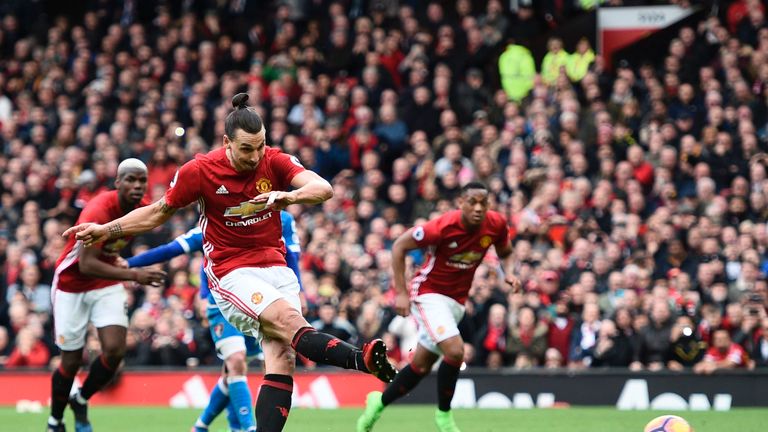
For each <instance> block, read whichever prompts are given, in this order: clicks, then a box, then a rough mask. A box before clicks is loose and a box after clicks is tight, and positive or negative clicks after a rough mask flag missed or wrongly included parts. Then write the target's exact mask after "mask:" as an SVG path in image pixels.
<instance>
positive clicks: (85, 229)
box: [62, 222, 109, 247]
mask: <svg viewBox="0 0 768 432" xmlns="http://www.w3.org/2000/svg"><path fill="white" fill-rule="evenodd" d="M72 234H74V235H75V238H76V239H77V240H82V242H83V244H85V246H86V247H88V246H91V245H93V244H96V243H98V242H100V241H104V240H106V239H107V237H108V236H109V232H108V230H107V227H106V226H104V225H99V224H95V223H91V222H86V223H84V224H80V225H75V226H73V227H72V228H70V229H68V230H66V231H64V234H62V236H63V237H69V236H70V235H72Z"/></svg>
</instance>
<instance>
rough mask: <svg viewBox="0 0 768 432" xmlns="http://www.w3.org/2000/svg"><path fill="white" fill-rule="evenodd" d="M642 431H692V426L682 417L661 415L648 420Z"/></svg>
mask: <svg viewBox="0 0 768 432" xmlns="http://www.w3.org/2000/svg"><path fill="white" fill-rule="evenodd" d="M644 432H693V428H692V427H691V425H689V424H688V422H687V421H685V419H684V418H682V417H678V416H673V415H663V416H661V417H656V418H655V419H653V420H651V421H649V422H648V424H647V425H645V430H644Z"/></svg>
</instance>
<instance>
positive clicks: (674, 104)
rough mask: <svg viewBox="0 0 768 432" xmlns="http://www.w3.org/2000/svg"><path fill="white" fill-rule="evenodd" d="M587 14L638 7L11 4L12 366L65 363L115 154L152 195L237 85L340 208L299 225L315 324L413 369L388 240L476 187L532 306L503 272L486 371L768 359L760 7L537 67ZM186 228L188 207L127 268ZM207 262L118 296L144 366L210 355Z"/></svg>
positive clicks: (6, 155) (372, 0)
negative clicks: (64, 284) (201, 288)
mask: <svg viewBox="0 0 768 432" xmlns="http://www.w3.org/2000/svg"><path fill="white" fill-rule="evenodd" d="M534 3H535V4H534ZM597 3H602V5H601V7H602V6H612V5H621V4H638V3H648V2H633V1H623V2H622V1H616V0H611V1H607V2H599V1H598V0H593V1H584V0H580V1H562V2H559V1H551V2H550V1H542V2H532V1H526V0H513V1H511V2H509V1H504V2H502V1H499V0H489V1H471V0H450V1H429V2H417V1H409V0H400V1H398V0H288V1H284V2H262V1H256V0H233V1H214V0H208V1H206V0H195V1H157V2H142V1H134V0H123V1H106V0H89V1H84V2H82V4H81V5H79V6H77V7H80V8H82V9H83V14H82V15H81V16H77V17H72V16H70V17H67V16H53V15H51V14H50V13H46V11H45V10H42V9H41V8H42V6H41V2H29V1H26V2H21V1H10V2H3V5H2V6H0V15H2V19H1V20H0V148H1V149H2V151H1V152H0V173H2V175H1V177H0V268H2V271H1V272H0V368H3V367H4V368H16V367H48V366H50V365H52V364H55V362H56V355H57V351H56V348H55V345H54V344H53V341H52V340H51V335H52V331H51V327H52V324H53V323H52V322H51V313H50V310H51V301H50V284H51V281H52V276H53V270H54V268H55V262H56V260H57V258H58V257H59V254H60V253H61V251H62V248H63V246H64V239H63V238H61V236H60V234H61V232H62V231H63V230H64V229H65V228H67V227H69V226H71V224H72V223H73V222H74V220H75V219H76V218H77V216H78V214H79V211H80V210H81V209H82V208H83V206H84V205H85V204H86V203H87V202H88V201H89V200H90V199H91V198H92V197H93V196H94V195H96V194H98V193H100V192H102V191H105V190H108V189H110V188H111V187H112V183H113V180H114V177H115V172H116V167H117V164H118V163H119V162H120V160H122V159H123V158H127V157H138V158H141V159H142V160H144V161H145V162H146V163H147V165H148V166H149V170H150V173H149V188H148V192H147V193H148V195H150V196H151V198H152V199H153V200H156V199H158V198H159V197H161V196H162V195H163V193H164V192H165V190H166V188H167V185H168V184H169V182H170V181H171V179H172V178H173V175H174V173H175V171H176V169H177V167H178V166H180V165H181V164H183V163H184V162H186V161H187V160H189V159H190V158H191V157H193V155H195V154H196V153H204V152H207V151H209V150H211V149H214V148H217V147H219V146H220V145H221V136H222V134H223V131H224V127H223V126H224V122H223V120H224V117H225V116H226V114H227V113H228V112H229V111H230V109H231V103H230V100H231V97H232V96H233V95H234V94H236V93H237V92H239V91H247V92H248V93H249V95H250V101H249V103H251V104H252V105H255V106H256V107H257V108H258V109H259V111H260V112H261V113H262V115H263V117H264V119H265V121H266V125H267V136H268V140H269V144H270V145H273V146H278V147H280V148H282V149H283V150H284V151H286V152H288V153H292V154H296V155H297V156H298V157H299V158H300V159H301V161H302V162H303V163H304V165H305V166H306V167H308V168H312V169H314V170H316V171H317V172H318V173H319V174H321V175H322V176H324V177H325V178H326V179H328V180H329V181H331V182H332V184H333V186H334V189H335V195H334V197H333V198H332V199H331V200H329V201H327V202H326V203H324V204H323V205H322V206H318V207H316V208H303V207H299V206H295V207H293V208H289V211H291V213H293V215H294V216H295V218H296V221H297V225H298V230H299V237H300V238H301V243H302V247H303V258H302V262H301V266H302V279H303V285H304V287H305V289H306V295H307V297H308V300H309V303H310V306H311V307H310V317H309V319H310V321H311V322H312V323H313V325H314V326H316V327H317V328H319V329H322V330H323V331H326V332H328V333H332V334H334V335H336V336H339V337H341V338H342V339H345V340H347V341H349V342H351V343H355V344H362V343H363V342H365V341H367V340H370V339H372V338H375V337H383V338H384V339H385V340H386V341H387V343H388V344H389V346H390V347H391V351H390V356H391V358H392V359H393V360H394V361H395V362H397V363H398V364H400V365H402V364H404V362H407V361H408V358H409V353H410V352H411V349H412V348H413V347H414V345H415V343H416V339H417V337H416V329H415V325H414V323H413V321H412V320H411V319H410V318H401V317H397V316H395V315H394V313H393V311H392V309H391V303H392V298H393V296H392V294H393V293H392V290H391V289H390V286H391V279H392V276H391V266H390V263H391V253H390V246H391V244H392V242H393V241H394V239H395V238H396V237H397V236H398V235H400V234H401V233H402V232H404V231H405V230H406V229H407V228H409V227H410V226H412V225H414V224H417V223H420V222H423V221H425V220H428V219H429V218H431V217H434V216H435V215H438V214H440V213H443V212H445V211H447V210H450V209H452V208H454V207H455V203H454V202H453V200H454V198H455V197H456V196H457V195H458V193H459V190H460V187H461V185H463V184H465V183H466V182H468V181H471V180H479V181H482V182H484V183H485V184H487V185H488V186H489V188H490V190H491V197H492V207H493V208H494V209H495V210H497V211H499V212H501V213H502V214H504V215H505V216H506V217H507V218H508V220H509V222H510V233H511V234H512V236H513V238H514V240H513V241H514V243H513V247H514V268H512V269H509V270H510V271H512V272H514V273H515V274H516V275H518V276H519V277H520V278H521V280H522V281H523V282H524V289H523V292H521V293H512V292H510V291H509V287H508V286H506V285H505V284H504V283H503V278H502V277H500V273H499V269H500V264H499V261H498V259H496V258H495V257H494V256H493V254H489V256H488V257H486V260H485V262H484V263H483V264H482V265H481V266H480V268H479V269H478V270H477V273H476V277H475V280H474V283H473V286H472V291H471V293H470V300H469V301H468V302H467V305H466V307H467V315H466V318H465V320H464V321H463V322H462V334H463V336H464V338H465V340H466V343H467V348H468V349H467V350H466V353H467V354H466V362H467V364H468V365H470V367H474V366H487V367H491V368H499V367H515V368H521V369H524V368H531V367H547V368H559V367H570V368H589V367H606V366H609V367H623V368H631V369H633V370H640V369H650V370H659V369H665V368H670V369H682V368H693V369H694V370H695V371H697V372H701V373H710V372H712V371H714V370H716V369H719V368H732V367H739V368H752V367H766V366H768V318H767V317H766V305H768V283H766V278H765V276H766V271H767V270H768V226H767V225H766V222H768V155H766V154H765V153H763V152H764V151H765V150H766V149H768V128H767V127H766V121H767V120H768V110H767V109H766V102H767V100H766V98H767V97H768V26H767V25H766V18H765V10H766V4H765V3H766V2H764V1H763V2H761V1H759V0H744V1H742V0H737V1H730V2H728V1H722V2H716V3H719V8H718V9H717V10H716V12H717V13H716V14H715V15H713V16H711V17H709V18H705V19H703V20H701V21H700V22H699V23H697V24H696V25H692V26H685V27H682V28H680V29H679V32H678V33H676V34H675V36H674V37H673V38H671V39H670V40H669V43H668V45H667V46H666V47H665V50H666V51H665V52H663V53H655V55H656V60H655V61H643V59H638V60H637V61H636V62H633V61H629V62H627V61H622V62H619V63H618V64H616V65H606V64H604V62H603V61H602V59H601V58H600V57H599V56H596V55H595V52H594V50H593V47H592V44H591V43H590V41H589V39H588V38H585V39H582V40H578V41H576V40H567V41H565V43H564V42H563V41H562V40H559V39H557V38H554V37H553V38H550V39H549V41H548V42H547V52H546V53H545V54H546V55H544V56H543V58H541V59H535V58H534V56H533V55H532V54H531V51H530V50H529V49H528V47H529V44H530V42H531V40H533V39H534V38H536V37H541V36H542V35H544V37H546V35H547V34H548V32H550V31H552V30H553V29H556V28H557V27H558V26H560V25H562V24H563V23H564V22H567V20H568V19H570V18H571V17H574V16H579V15H580V14H584V13H586V12H587V11H588V10H589V9H591V8H594V7H595V5H596V4H597ZM657 3H658V2H657ZM664 3H669V2H664ZM672 3H678V4H681V5H683V6H690V3H691V2H688V1H678V2H672ZM693 3H698V2H693ZM611 66H614V67H611ZM196 222H197V208H194V207H190V208H187V209H185V210H184V211H180V212H178V213H177V214H176V215H175V216H174V217H173V219H172V220H171V222H170V223H168V224H166V225H165V226H163V227H161V228H158V229H156V230H155V231H153V232H151V233H149V234H147V235H144V236H141V237H139V238H138V239H137V241H135V243H134V244H133V246H132V247H131V250H129V251H126V254H128V255H130V254H135V253H138V252H140V251H142V250H145V249H146V248H149V247H154V246H157V245H160V244H163V243H166V242H168V241H170V240H171V239H173V238H174V237H175V236H177V235H180V234H182V233H184V232H185V231H186V230H187V229H189V228H190V227H192V226H194V225H195V224H196ZM423 258H424V257H423V254H422V253H421V252H418V251H417V252H414V253H412V254H411V255H410V256H409V258H408V260H409V263H410V264H411V266H410V268H411V270H412V269H413V268H415V266H418V265H419V264H421V262H422V260H423ZM201 262H202V257H201V256H199V255H194V256H182V257H178V258H175V259H173V260H172V261H170V263H169V264H167V266H166V268H167V269H168V270H169V277H168V280H167V285H166V286H165V287H162V288H155V287H150V286H135V285H133V284H127V288H128V289H129V292H130V293H131V294H130V301H129V304H128V310H129V312H130V328H129V332H128V355H127V357H126V364H127V365H128V366H195V365H198V364H202V365H208V364H214V363H216V362H217V360H216V357H215V354H214V351H213V347H212V343H211V342H210V337H209V332H208V328H207V325H208V324H207V322H206V320H205V318H204V317H205V314H204V313H203V312H202V311H203V309H204V304H201V302H200V301H199V300H198V299H197V296H196V292H197V286H198V284H199V281H200V278H199V271H198V270H199V268H200V264H201ZM98 351H99V345H98V341H97V340H96V339H95V338H94V337H89V339H88V343H87V347H86V355H89V356H94V355H96V354H97V353H98ZM309 366H312V365H309Z"/></svg>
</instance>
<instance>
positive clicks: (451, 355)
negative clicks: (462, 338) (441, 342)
mask: <svg viewBox="0 0 768 432" xmlns="http://www.w3.org/2000/svg"><path fill="white" fill-rule="evenodd" d="M443 356H445V358H446V360H448V361H449V362H451V363H453V364H457V363H461V362H462V361H464V344H452V345H449V346H448V347H446V349H445V350H444V351H443Z"/></svg>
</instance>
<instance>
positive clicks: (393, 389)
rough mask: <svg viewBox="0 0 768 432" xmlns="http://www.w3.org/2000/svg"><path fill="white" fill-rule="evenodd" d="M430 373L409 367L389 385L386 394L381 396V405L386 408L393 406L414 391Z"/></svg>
mask: <svg viewBox="0 0 768 432" xmlns="http://www.w3.org/2000/svg"><path fill="white" fill-rule="evenodd" d="M427 372H428V371H421V370H418V369H416V368H414V367H413V365H410V364H409V365H407V366H406V367H404V368H403V369H401V370H400V372H399V373H398V374H397V375H396V376H395V380H394V381H392V382H391V383H389V385H388V386H387V389H386V390H384V394H382V395H381V403H383V404H384V406H387V405H389V404H391V403H392V402H394V401H396V400H397V399H400V398H401V397H403V396H405V395H407V394H408V393H409V392H410V391H411V390H413V389H414V388H415V387H416V386H417V385H419V383H420V382H421V379H422V378H424V377H425V376H426V375H427Z"/></svg>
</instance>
